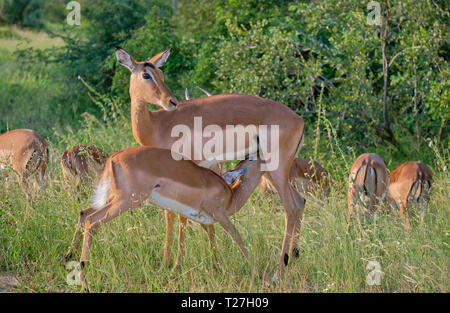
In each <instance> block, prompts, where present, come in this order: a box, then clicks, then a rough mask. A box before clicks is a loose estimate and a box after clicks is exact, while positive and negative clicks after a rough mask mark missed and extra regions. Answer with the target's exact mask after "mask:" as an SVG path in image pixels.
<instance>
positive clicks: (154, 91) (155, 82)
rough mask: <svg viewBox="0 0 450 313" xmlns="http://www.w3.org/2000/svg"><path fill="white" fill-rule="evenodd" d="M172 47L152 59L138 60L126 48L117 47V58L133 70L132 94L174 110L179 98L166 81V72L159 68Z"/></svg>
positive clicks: (131, 78)
mask: <svg viewBox="0 0 450 313" xmlns="http://www.w3.org/2000/svg"><path fill="white" fill-rule="evenodd" d="M171 51H172V48H170V49H168V50H166V51H163V52H161V53H159V54H157V55H155V56H154V57H153V58H151V59H150V61H146V62H136V61H135V60H134V59H133V57H132V56H131V55H130V54H129V53H128V52H126V51H125V50H124V49H122V48H120V47H117V48H116V58H117V60H118V61H119V63H120V64H121V65H123V66H125V67H126V68H128V69H129V70H130V71H131V76H130V96H131V98H132V99H133V98H135V99H138V100H140V101H144V102H147V103H152V104H156V105H159V106H161V107H162V108H163V109H164V110H167V111H172V110H175V109H176V107H177V103H178V101H177V99H176V98H175V97H174V96H173V94H172V92H171V91H170V90H169V88H167V86H166V84H165V83H164V74H163V72H162V71H161V70H160V69H159V68H160V67H161V66H163V65H164V63H165V62H166V60H167V58H168V57H169V55H170V52H171Z"/></svg>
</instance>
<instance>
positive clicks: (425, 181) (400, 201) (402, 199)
mask: <svg viewBox="0 0 450 313" xmlns="http://www.w3.org/2000/svg"><path fill="white" fill-rule="evenodd" d="M389 178H390V183H389V192H388V195H387V198H388V202H389V204H390V205H391V206H395V207H399V208H400V212H401V213H402V214H403V217H404V219H405V228H406V229H409V228H410V223H409V214H408V210H409V207H410V206H411V205H413V204H414V203H419V204H420V205H421V206H422V209H423V210H424V209H425V207H426V205H428V202H429V200H430V190H431V183H432V180H433V178H432V175H431V172H430V170H429V169H428V167H427V166H426V165H425V164H424V163H422V162H420V161H419V162H416V161H411V162H407V163H404V164H402V165H400V166H399V167H397V168H396V169H395V170H394V171H392V172H391V174H390V175H389ZM424 214H425V212H424V211H422V212H421V216H422V218H423V216H424Z"/></svg>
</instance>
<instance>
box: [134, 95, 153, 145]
mask: <svg viewBox="0 0 450 313" xmlns="http://www.w3.org/2000/svg"><path fill="white" fill-rule="evenodd" d="M155 123H156V121H155V120H154V119H152V113H151V112H150V111H149V110H148V108H147V103H146V102H145V101H144V100H142V99H140V98H136V97H131V126H132V128H133V137H134V139H136V141H137V142H138V143H139V144H140V145H141V146H151V145H153V144H154V136H155V135H156V134H155V133H154V129H155Z"/></svg>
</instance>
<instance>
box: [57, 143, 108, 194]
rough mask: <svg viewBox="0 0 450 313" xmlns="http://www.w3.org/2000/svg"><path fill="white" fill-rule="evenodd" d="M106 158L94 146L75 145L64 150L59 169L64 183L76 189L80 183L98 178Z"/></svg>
mask: <svg viewBox="0 0 450 313" xmlns="http://www.w3.org/2000/svg"><path fill="white" fill-rule="evenodd" d="M107 158H108V156H107V155H106V153H105V152H104V151H103V150H102V149H100V148H98V147H96V146H94V145H76V146H74V147H72V148H71V149H66V150H65V151H64V152H63V154H62V156H61V169H62V172H63V176H64V180H65V181H66V182H69V181H73V182H74V183H75V185H76V186H77V187H79V183H80V182H81V181H86V180H88V179H94V178H96V177H98V176H99V174H100V173H101V171H102V169H103V165H104V164H105V162H106V159H107Z"/></svg>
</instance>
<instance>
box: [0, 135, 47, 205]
mask: <svg viewBox="0 0 450 313" xmlns="http://www.w3.org/2000/svg"><path fill="white" fill-rule="evenodd" d="M47 163H48V147H47V143H46V142H45V140H44V139H43V138H42V137H41V136H40V135H39V134H38V133H37V132H35V131H34V130H31V129H15V130H11V131H9V132H6V133H4V134H2V135H0V171H2V172H3V171H4V170H5V169H6V168H7V167H8V166H11V167H12V169H13V170H14V171H15V172H16V173H17V174H18V177H17V178H18V181H19V184H20V186H21V188H22V190H23V191H24V193H25V194H26V196H27V198H28V197H29V196H33V194H32V192H31V190H30V188H29V183H28V179H29V178H32V179H33V181H34V184H35V185H37V184H38V183H39V185H41V186H42V185H43V183H44V176H45V172H46V170H47ZM36 178H37V179H36Z"/></svg>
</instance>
